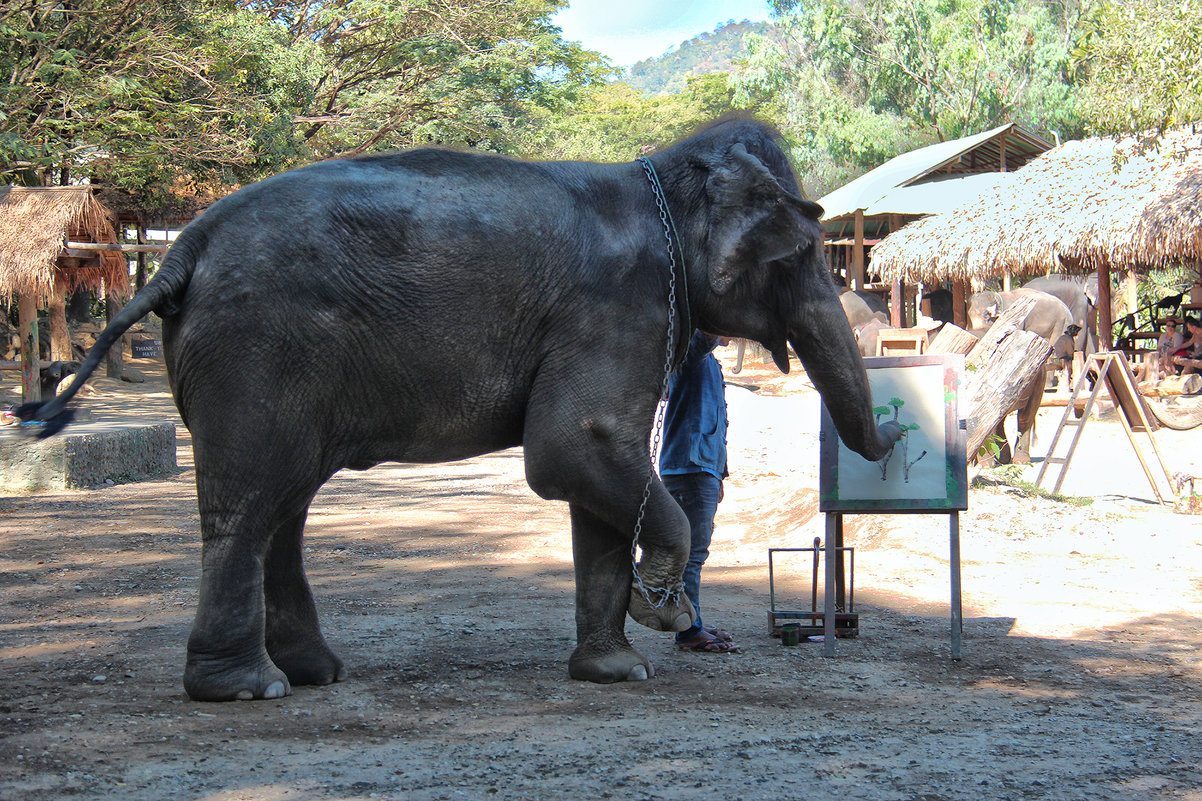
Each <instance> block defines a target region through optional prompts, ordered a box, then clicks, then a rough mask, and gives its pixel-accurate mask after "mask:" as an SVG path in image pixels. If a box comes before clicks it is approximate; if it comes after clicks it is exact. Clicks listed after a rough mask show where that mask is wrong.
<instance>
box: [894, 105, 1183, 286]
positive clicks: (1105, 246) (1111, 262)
mask: <svg viewBox="0 0 1202 801" xmlns="http://www.w3.org/2000/svg"><path fill="white" fill-rule="evenodd" d="M1200 197H1202V133H1198V132H1196V131H1195V130H1194V129H1187V130H1178V131H1173V132H1169V133H1167V134H1166V135H1165V136H1164V138H1163V139H1161V140H1160V143H1159V146H1158V148H1157V149H1154V150H1149V151H1146V152H1140V148H1139V146H1138V143H1137V141H1136V140H1135V139H1124V140H1121V141H1115V140H1113V139H1108V138H1098V139H1085V140H1081V141H1073V142H1066V143H1065V144H1063V145H1061V146H1059V147H1057V148H1054V149H1053V150H1050V151H1049V152H1047V153H1045V154H1044V155H1042V156H1040V157H1038V158H1036V159H1034V160H1032V161H1031V162H1030V163H1029V164H1027V165H1026V166H1024V167H1023V168H1021V169H1019V170H1017V171H1016V172H1014V173H1011V174H1010V175H1009V176H1008V177H1007V178H1006V179H1005V180H1003V181H1002V182H1001V183H999V184H998V185H997V186H995V187H993V188H992V189H989V190H987V191H985V192H983V193H982V194H981V195H979V196H978V197H977V198H975V199H974V200H972V201H970V202H968V203H966V204H964V205H963V206H961V207H959V208H957V209H955V210H954V211H951V212H949V213H946V214H939V215H934V216H931V217H926V218H924V219H922V220H918V221H917V222H914V223H911V224H909V225H907V226H905V227H904V228H902V229H901V230H899V231H897V232H895V233H893V234H891V235H890V236H889V237H887V238H886V239H884V240H882V241H881V242H880V243H879V244H878V245H877V246H876V247H875V248H873V250H872V266H873V269H874V270H876V271H877V272H879V273H880V274H881V276H882V277H883V278H886V279H887V280H904V281H924V282H928V283H937V282H940V281H944V280H949V279H950V280H965V279H968V278H974V277H976V278H989V277H993V276H998V275H1001V274H1003V273H1005V272H1009V273H1011V274H1012V275H1033V274H1043V273H1046V272H1049V271H1056V272H1078V273H1088V272H1092V271H1094V270H1107V271H1108V270H1110V269H1120V268H1121V269H1148V268H1154V267H1158V266H1162V265H1166V264H1170V263H1179V262H1186V263H1192V264H1195V265H1196V264H1199V263H1202V207H1200V206H1199V202H1198V201H1199V198H1200Z"/></svg>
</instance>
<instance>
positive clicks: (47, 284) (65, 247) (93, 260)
mask: <svg viewBox="0 0 1202 801" xmlns="http://www.w3.org/2000/svg"><path fill="white" fill-rule="evenodd" d="M122 247H123V246H121V245H118V244H117V232H116V230H115V229H114V227H113V224H112V220H111V215H110V214H109V212H108V210H107V209H106V208H105V207H104V206H103V205H102V204H101V203H100V202H99V201H97V200H96V198H95V196H94V195H93V193H92V188H91V187H90V186H72V187H20V186H6V187H0V296H3V297H4V298H5V300H6V301H8V302H9V303H11V302H12V301H13V299H14V298H15V299H16V302H17V306H18V318H19V336H20V346H19V348H18V350H19V351H20V360H19V362H15V363H4V364H3V366H4V367H5V368H8V369H20V370H21V371H22V388H23V394H24V397H25V400H27V401H29V400H38V399H40V388H39V385H38V374H39V354H38V342H39V340H38V327H37V310H38V308H39V307H46V308H48V310H49V323H50V328H51V332H52V336H55V335H59V334H60V333H61V335H62V336H64V337H66V336H68V335H67V333H66V325H67V322H66V315H65V313H64V310H63V307H64V298H65V296H66V294H67V293H68V292H72V291H74V290H76V289H80V288H87V289H93V290H97V291H107V292H109V293H116V294H119V295H125V294H127V293H128V290H129V267H128V262H127V260H126V256H125V254H124V253H122V252H120V251H121V249H122ZM109 248H111V249H109ZM60 326H61V331H60V330H56V329H59V327H60ZM54 355H59V354H54ZM62 358H65V359H69V358H70V345H69V341H68V345H67V353H66V354H65V355H63V356H62Z"/></svg>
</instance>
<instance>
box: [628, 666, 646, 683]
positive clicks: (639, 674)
mask: <svg viewBox="0 0 1202 801" xmlns="http://www.w3.org/2000/svg"><path fill="white" fill-rule="evenodd" d="M646 680H647V667H646V666H645V665H635V666H634V667H632V668H631V669H630V672H629V673H627V674H626V681H646Z"/></svg>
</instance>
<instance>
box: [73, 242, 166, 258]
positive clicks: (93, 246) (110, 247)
mask: <svg viewBox="0 0 1202 801" xmlns="http://www.w3.org/2000/svg"><path fill="white" fill-rule="evenodd" d="M169 247H170V245H166V244H163V245H151V244H146V245H118V244H113V243H110V242H68V243H67V250H68V255H74V254H72V253H70V252H69V251H72V250H80V251H85V252H86V253H87V255H89V256H90V255H92V254H93V253H97V252H100V251H105V252H107V251H113V252H117V253H166V252H167V248H169Z"/></svg>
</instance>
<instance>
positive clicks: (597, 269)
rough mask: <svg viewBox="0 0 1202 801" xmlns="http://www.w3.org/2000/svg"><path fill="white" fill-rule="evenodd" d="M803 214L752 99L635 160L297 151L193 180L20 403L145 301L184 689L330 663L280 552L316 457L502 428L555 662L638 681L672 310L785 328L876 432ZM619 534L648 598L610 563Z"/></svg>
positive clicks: (341, 457) (834, 402) (419, 454)
mask: <svg viewBox="0 0 1202 801" xmlns="http://www.w3.org/2000/svg"><path fill="white" fill-rule="evenodd" d="M652 168H653V170H652ZM656 184H658V185H661V186H662V193H663V196H662V197H660V198H657V194H656V192H655V190H654V186H655V185H656ZM669 213H670V214H671V215H674V219H671V218H669V217H668V216H667V215H668V214H669ZM820 214H821V208H820V207H819V206H818V205H817V204H814V203H811V202H809V201H806V200H804V199H802V197H801V194H800V190H799V188H798V185H797V181H796V179H795V178H794V176H793V174H792V171H791V170H790V168H789V166H788V162H787V160H786V158H785V155H784V153H783V151H782V149H781V146H780V144H779V139H778V136H777V135H776V134H775V133H774V132H772V131H771V130H769V129H768V128H767V127H765V126H763V125H761V124H759V123H756V122H752V121H727V122H724V123H721V124H718V125H716V126H713V127H711V128H709V129H708V130H705V131H703V132H701V133H699V134H697V135H695V136H693V137H691V138H689V139H686V140H684V141H682V142H681V143H679V144H677V145H675V146H673V147H671V148H669V149H667V150H665V151H663V152H661V153H658V154H655V155H653V156H651V157H650V160H649V161H648V162H646V163H645V164H644V163H639V162H635V163H627V164H586V163H577V162H564V163H551V162H522V161H516V160H512V159H507V158H500V157H495V156H490V155H484V154H477V153H462V152H452V151H444V150H432V149H427V150H416V151H411V152H405V153H399V154H391V155H381V156H368V157H363V158H357V159H350V160H340V161H327V162H322V163H318V164H313V165H310V166H307V167H302V168H300V169H296V170H293V171H291V172H287V173H284V174H282V175H279V176H276V177H274V178H270V179H268V180H265V181H262V182H260V183H258V184H254V185H251V186H248V187H245V188H243V189H242V190H240V191H238V192H236V193H234V194H232V195H230V196H228V197H226V198H224V199H222V200H220V201H218V202H217V203H215V204H214V205H213V206H211V207H210V208H209V209H208V210H207V211H206V212H205V213H204V215H203V216H201V217H200V218H198V219H197V220H196V221H195V222H193V223H192V224H191V225H189V226H188V227H187V228H186V229H185V230H184V231H183V232H182V233H181V234H180V236H179V238H178V239H177V240H176V243H175V244H174V246H173V247H172V249H171V251H170V252H169V253H168V255H167V258H166V259H165V262H164V265H163V267H162V268H161V269H160V270H159V272H158V274H157V275H156V276H155V277H154V279H153V280H152V281H151V282H150V283H149V284H147V286H146V287H145V288H144V289H143V290H142V291H141V292H140V293H138V295H136V296H135V297H134V298H133V299H132V300H131V301H130V303H129V304H128V305H126V307H125V309H124V310H123V311H122V312H121V313H120V314H119V315H118V317H117V318H116V319H115V320H114V321H113V323H112V324H111V325H110V326H109V327H108V328H106V329H105V331H104V332H102V333H101V335H100V337H99V338H98V340H97V344H96V346H95V347H94V348H93V349H92V350H91V351H90V352H89V354H88V357H87V359H86V360H85V362H84V364H83V366H82V368H81V370H80V373H79V377H78V379H77V381H76V383H74V384H73V385H72V387H71V388H70V389H68V390H67V392H65V393H64V394H63V395H60V396H59V397H58V398H57V399H55V400H52V401H49V402H48V403H46V404H42V405H40V406H33V407H27V408H24V409H22V410H20V414H21V416H22V417H23V418H25V419H30V418H31V417H33V416H37V417H39V418H41V419H48V420H51V421H52V424H51V425H47V426H46V428H47V429H53V428H54V427H56V426H57V425H58V424H59V420H60V418H59V417H58V414H59V413H60V411H61V410H62V409H63V407H64V405H65V404H66V402H67V401H68V400H69V399H70V397H71V395H72V394H73V392H74V390H75V388H76V387H78V386H80V385H81V384H82V382H83V381H84V380H86V379H87V377H88V376H89V375H90V374H91V373H92V371H93V370H95V369H96V366H97V365H98V364H99V363H100V360H101V359H102V358H103V355H104V352H105V350H107V348H108V347H109V346H111V345H112V344H113V343H114V342H115V341H116V339H117V337H118V336H119V335H120V334H121V333H122V332H124V331H125V330H127V329H128V328H129V326H130V325H132V324H133V323H134V322H136V321H137V320H138V319H139V318H141V317H142V316H143V315H145V314H146V313H147V312H149V311H151V310H157V311H158V313H159V314H160V315H161V316H162V317H163V318H164V322H163V346H164V356H165V359H166V364H167V369H168V373H169V377H170V380H171V386H172V392H173V394H174V397H175V401H176V405H177V406H178V407H179V410H180V415H181V416H182V418H183V420H184V423H185V424H186V425H187V426H188V428H189V430H190V431H191V432H192V441H193V447H194V454H195V464H196V484H197V497H198V501H199V507H200V517H201V530H202V535H203V549H202V568H203V569H202V571H201V582H200V598H199V607H198V610H197V613H196V618H195V621H194V623H193V627H192V633H191V636H190V638H189V641H188V655H187V662H186V666H185V671H184V687H185V689H186V690H187V692H188V694H189V695H190V696H191V697H192V698H194V699H202V700H223V699H235V698H238V699H242V698H246V699H249V698H271V697H278V696H282V695H285V694H287V693H289V692H290V690H291V685H293V684H326V683H330V682H333V681H337V680H339V679H341V678H342V677H343V676H344V675H345V669H344V667H343V663H342V661H341V659H339V658H338V656H336V655H335V653H334V652H333V650H331V649H330V647H329V646H328V645H327V644H326V641H325V639H324V637H323V636H322V632H321V630H320V627H319V625H318V619H317V612H316V608H315V606H314V602H313V598H312V595H311V593H310V591H309V587H308V584H307V581H306V579H305V575H304V568H303V565H302V549H301V535H302V531H303V528H304V523H305V517H306V513H307V510H308V507H309V503H310V501H311V500H312V499H313V497H314V495H315V494H316V492H317V490H318V488H320V487H321V485H322V484H323V483H324V482H325V481H326V480H327V479H328V478H329V477H330V476H331V475H333V474H334V472H336V471H337V470H339V469H341V468H344V467H349V468H353V469H367V468H369V467H371V466H373V465H375V464H378V463H379V462H382V461H403V462H436V461H447V460H453V459H461V458H465V457H468V456H472V455H476V454H480V453H485V452H488V451H493V450H498V449H501V448H508V447H512V446H516V445H522V446H524V453H525V469H526V478H527V481H528V483H529V484H530V487H531V488H532V489H533V490H534V491H535V492H537V493H538V494H539V495H541V496H542V497H544V498H550V499H558V500H564V501H567V502H568V505H569V511H570V516H571V523H572V543H573V549H574V557H575V574H576V630H577V645H576V648H575V651H574V652H573V653H572V656H571V658H570V660H569V672H570V674H571V675H572V676H573V677H575V678H579V679H587V680H590V681H596V682H612V681H623V680H637V679H644V678H648V677H649V676H651V675H653V673H654V671H653V669H652V667H651V664H650V662H649V661H648V660H647V659H646V657H644V656H643V655H642V654H641V653H639V652H638V651H637V650H635V649H634V648H633V646H631V644H630V642H629V641H628V640H627V639H626V636H625V632H624V622H625V617H626V615H627V613H628V612H629V614H630V615H631V616H632V617H633V618H634V619H635V620H636V621H638V622H639V623H642V624H644V625H646V626H649V627H651V628H653V629H659V630H675V631H679V630H683V629H684V628H686V627H687V626H688V625H689V624H690V622H691V619H692V610H691V608H689V606H688V601H687V599H684V597H683V595H682V594H681V593H680V592H679V589H680V577H681V572H682V570H683V568H684V565H685V561H686V559H687V556H688V550H689V534H688V523H687V520H686V518H685V515H684V513H683V512H682V511H681V509H680V507H679V506H678V505H677V504H676V502H675V501H674V500H672V498H671V496H670V495H669V494H668V493H667V491H666V490H665V489H664V488H663V485H662V484H661V483H660V482H659V481H658V480H657V479H656V478H655V474H654V471H653V468H652V464H651V460H650V458H649V454H648V448H647V443H648V441H649V438H650V434H651V425H652V420H653V417H654V412H655V408H656V404H657V402H658V401H659V398H660V396H661V394H662V392H663V389H664V386H665V382H666V379H667V375H666V369H665V368H667V367H670V366H671V365H672V364H673V363H674V362H677V361H679V359H680V358H682V357H683V347H682V345H683V343H684V342H687V341H688V338H689V335H690V334H691V332H692V330H693V329H694V328H701V329H703V330H705V331H708V332H711V333H713V334H717V335H720V336H728V337H746V338H749V339H754V340H756V341H757V342H759V343H761V344H763V345H764V346H765V347H766V348H767V349H768V351H769V352H770V353H771V354H772V357H773V360H774V361H775V362H776V364H777V365H778V366H779V367H780V368H781V369H782V370H784V371H788V369H789V355H788V350H787V347H788V345H791V346H792V347H793V349H794V351H795V352H796V353H797V355H798V356H799V357H800V359H801V362H802V364H803V365H804V366H805V368H806V371H807V373H808V374H809V377H810V379H811V380H812V381H813V383H814V386H815V387H816V388H817V389H818V391H819V392H820V393H821V394H822V395H823V397H824V398H826V399H827V400H828V403H827V408H828V409H829V410H830V411H831V414H832V415H833V416H834V421H835V425H836V427H837V429H838V431H839V434H840V436H841V437H842V438H843V440H844V441H845V442H846V443H847V445H848V446H849V447H850V448H852V449H853V450H855V451H857V452H859V453H860V454H862V455H863V456H864V457H865V458H867V459H872V460H876V459H879V458H882V457H884V456H886V455H887V454H888V453H889V451H890V448H891V447H892V445H893V443H894V442H895V441H896V440H897V439H898V437H899V436H900V434H901V430H900V428H899V427H897V426H896V425H895V424H886V425H884V426H882V427H881V429H880V430H878V428H877V426H876V424H875V421H874V417H873V413H872V402H871V400H872V399H871V397H870V393H869V388H868V381H867V375H866V374H865V371H864V366H863V363H862V362H861V360H860V356H859V354H858V352H857V351H856V344H855V341H854V340H853V338H852V335H851V330H850V329H849V328H848V326H847V321H846V317H845V315H844V314H843V310H842V308H841V306H840V305H839V300H838V292H837V290H836V288H835V286H834V284H833V282H832V281H831V278H830V274H829V271H828V269H827V266H826V264H825V260H824V258H823V253H822V226H821V225H820V224H819V222H818V218H819V215H820ZM669 231H671V232H672V236H671V241H672V243H673V244H674V245H677V246H678V247H677V248H674V249H673V250H672V251H671V253H672V254H673V255H672V256H671V257H670V256H669V253H670V251H669V249H668V247H667V242H666V241H665V238H666V236H667V232H669ZM448 366H449V369H448ZM352 389H353V391H351V390H352ZM636 530H641V534H640V536H639V540H638V545H639V547H641V549H642V558H641V561H640V562H639V564H638V574H637V575H638V576H639V577H640V578H641V581H642V582H643V584H644V585H645V586H646V587H647V588H650V590H649V591H648V592H647V594H646V595H644V593H643V592H640V591H639V589H638V588H636V587H635V586H632V585H633V582H634V577H635V575H636V574H635V572H634V566H633V565H632V557H631V552H632V541H633V539H634V532H635V531H636Z"/></svg>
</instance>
